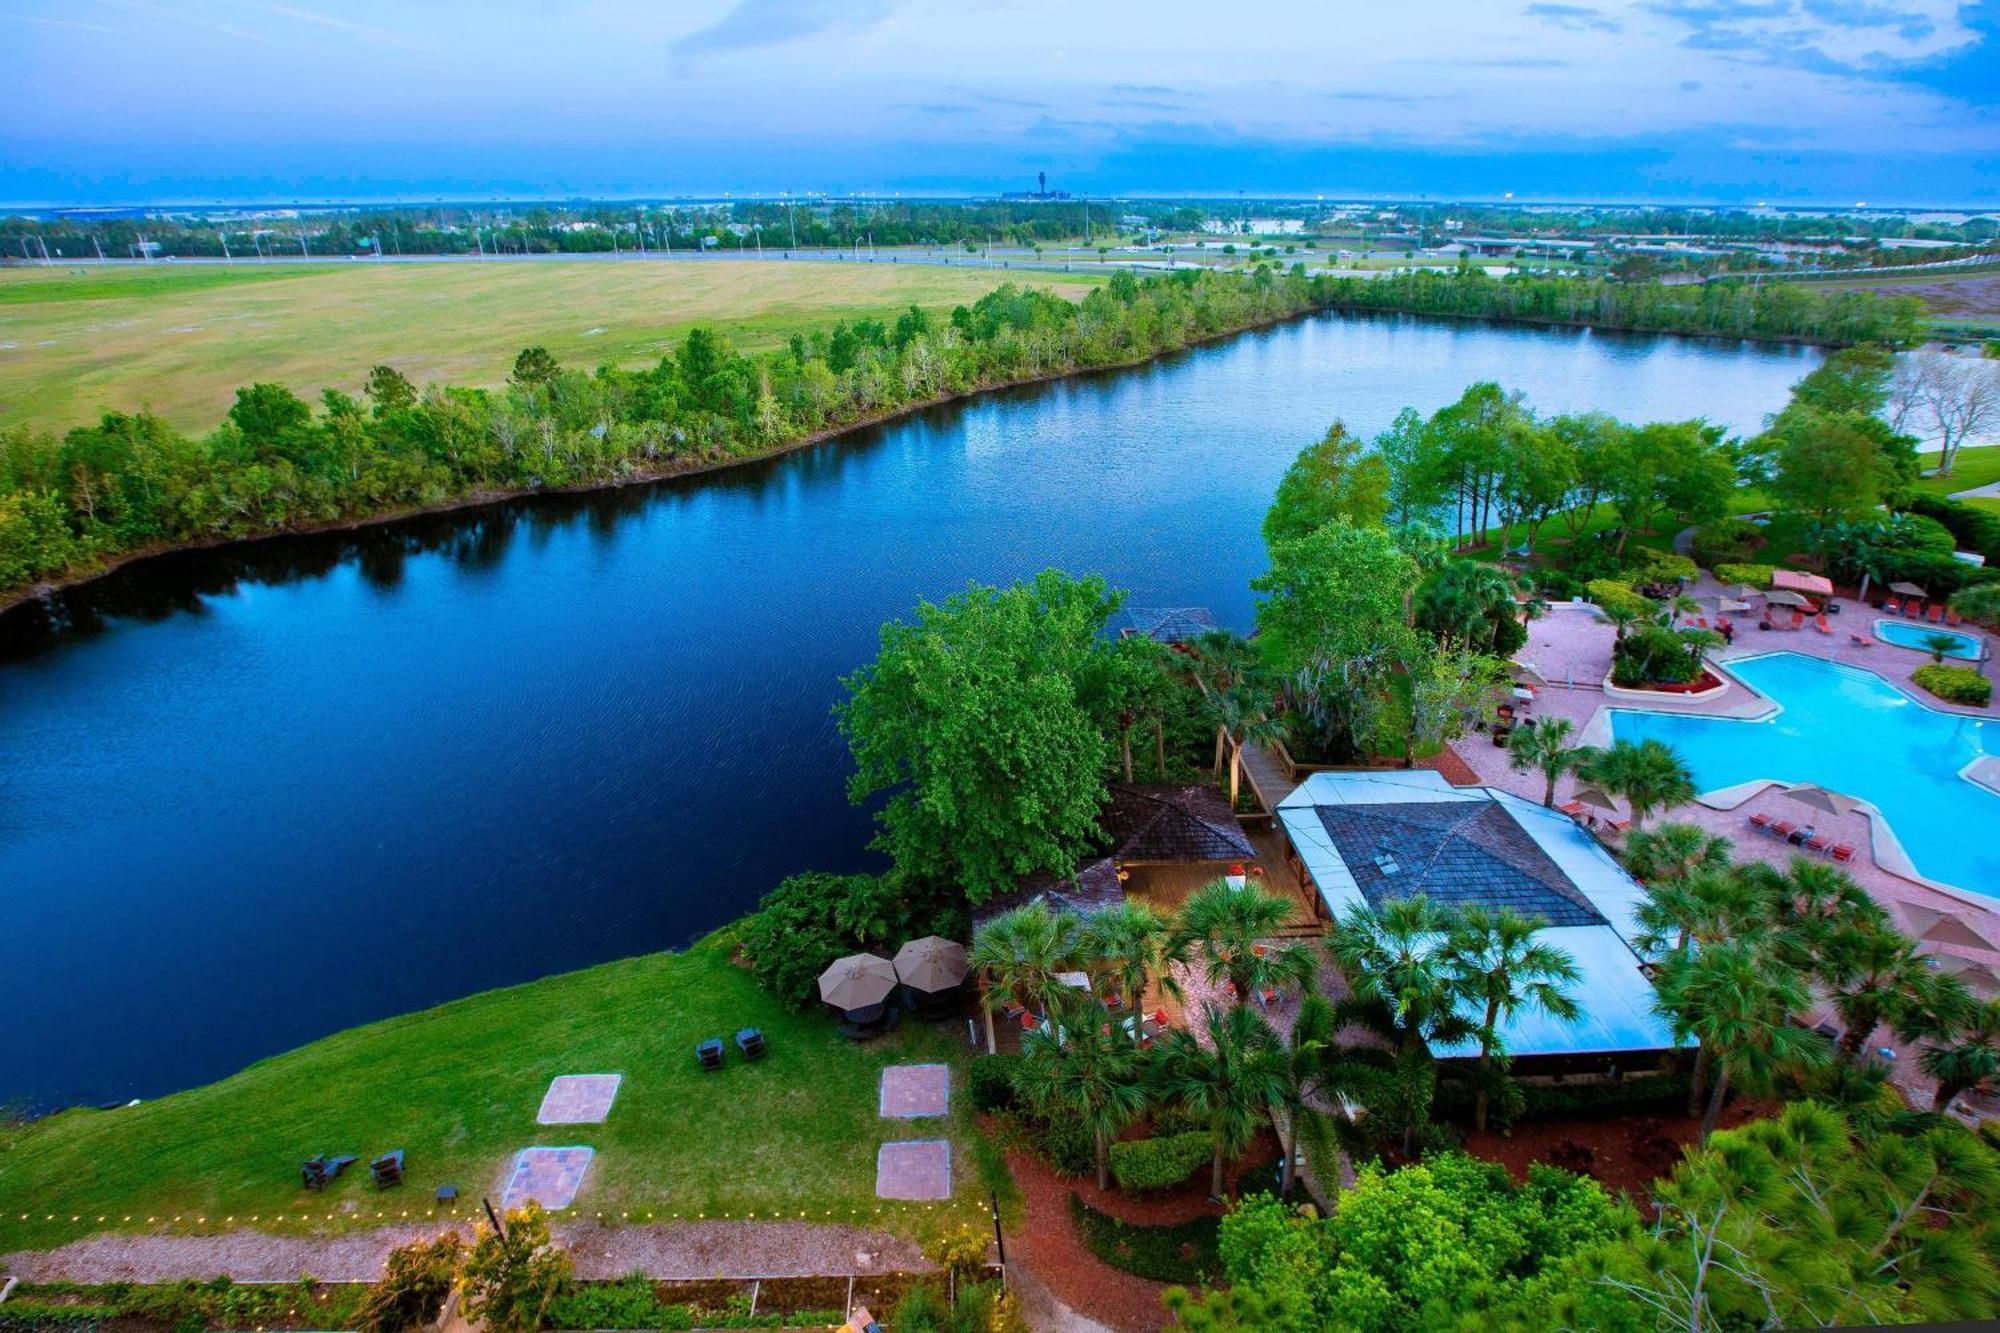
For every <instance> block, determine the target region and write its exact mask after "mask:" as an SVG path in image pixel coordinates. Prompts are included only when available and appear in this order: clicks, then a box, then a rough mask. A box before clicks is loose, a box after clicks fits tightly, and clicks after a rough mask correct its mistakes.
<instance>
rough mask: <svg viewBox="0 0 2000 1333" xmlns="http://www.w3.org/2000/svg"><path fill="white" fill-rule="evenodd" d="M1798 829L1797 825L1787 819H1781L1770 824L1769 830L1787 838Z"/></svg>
mask: <svg viewBox="0 0 2000 1333" xmlns="http://www.w3.org/2000/svg"><path fill="white" fill-rule="evenodd" d="M1798 831H1799V826H1798V825H1797V824H1794V823H1793V822H1792V821H1791V820H1789V819H1781V820H1779V821H1778V822H1777V823H1775V824H1773V825H1771V832H1772V833H1774V834H1776V835H1777V836H1778V837H1780V838H1789V837H1791V836H1792V835H1793V834H1794V833H1797V832H1798Z"/></svg>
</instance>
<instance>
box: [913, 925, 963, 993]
mask: <svg viewBox="0 0 2000 1333" xmlns="http://www.w3.org/2000/svg"><path fill="white" fill-rule="evenodd" d="M896 975H897V976H899V977H901V978H902V979H903V984H904V985H905V986H908V987H909V988H910V989H911V990H915V991H922V992H923V993H924V994H926V995H934V994H936V993H937V992H938V991H947V990H950V989H951V988H952V987H953V986H956V985H957V984H958V983H959V982H961V981H964V980H965V946H964V945H963V944H960V943H959V942H958V941H957V940H948V939H945V938H944V937H943V936H942V935H926V936H924V937H923V938H922V939H920V940H911V941H910V942H909V943H908V944H905V945H904V946H903V947H902V948H900V949H898V950H896Z"/></svg>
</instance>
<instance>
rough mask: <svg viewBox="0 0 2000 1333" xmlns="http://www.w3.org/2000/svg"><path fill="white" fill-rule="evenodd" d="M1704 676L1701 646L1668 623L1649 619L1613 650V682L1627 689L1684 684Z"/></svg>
mask: <svg viewBox="0 0 2000 1333" xmlns="http://www.w3.org/2000/svg"><path fill="white" fill-rule="evenodd" d="M1699 675H1701V654H1700V652H1699V650H1698V648H1697V647H1696V646H1695V645H1693V644H1690V643H1689V642H1688V641H1687V640H1685V639H1683V638H1682V637H1681V636H1680V634H1679V633H1677V632H1675V631H1674V630H1671V629H1669V628H1667V627H1666V626H1665V625H1661V624H1656V623H1652V622H1648V623H1646V624H1643V625H1641V626H1639V627H1638V628H1637V629H1635V630H1633V631H1632V632H1631V633H1629V634H1627V635H1625V636H1624V637H1623V638H1621V639H1619V640H1618V642H1617V643H1616V644H1614V645H1613V646H1612V649H1611V683H1612V684H1614V685H1623V686H1625V687H1627V688H1628V689H1631V688H1639V687H1643V686H1648V685H1684V684H1686V683H1688V682H1689V681H1692V680H1694V679H1695V678H1696V677H1697V676H1699Z"/></svg>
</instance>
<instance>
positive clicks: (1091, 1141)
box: [1032, 1111, 1097, 1176]
mask: <svg viewBox="0 0 2000 1333" xmlns="http://www.w3.org/2000/svg"><path fill="white" fill-rule="evenodd" d="M1032 1123H1033V1127H1034V1140H1035V1148H1036V1149H1037V1151H1039V1152H1040V1153H1041V1154H1042V1156H1043V1158H1045V1159H1046V1160H1047V1161H1048V1164H1049V1167H1050V1169H1051V1170H1053V1171H1054V1172H1055V1173H1056V1174H1057V1175H1059V1176H1087V1175H1089V1174H1090V1173H1091V1172H1092V1171H1094V1170H1095V1169H1096V1167H1097V1136H1096V1135H1095V1134H1094V1133H1092V1132H1091V1129H1090V1126H1088V1125H1086V1124H1084V1123H1083V1122H1082V1121H1081V1120H1079V1119H1077V1118H1076V1117H1075V1116H1072V1115H1065V1114H1063V1113H1062V1112H1059V1111H1058V1112H1056V1113H1055V1114H1053V1115H1048V1116H1037V1117H1035V1118H1034V1119H1033V1122H1032Z"/></svg>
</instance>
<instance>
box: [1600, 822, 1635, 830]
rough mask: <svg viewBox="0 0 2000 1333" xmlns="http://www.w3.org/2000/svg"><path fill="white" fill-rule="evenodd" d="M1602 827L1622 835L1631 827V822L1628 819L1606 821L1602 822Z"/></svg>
mask: <svg viewBox="0 0 2000 1333" xmlns="http://www.w3.org/2000/svg"><path fill="white" fill-rule="evenodd" d="M1604 827H1606V828H1608V829H1610V830H1611V831H1612V832H1613V833H1623V832H1624V831H1625V830H1627V829H1629V828H1631V827H1632V821H1631V820H1629V819H1607V820H1605V821H1604Z"/></svg>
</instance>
